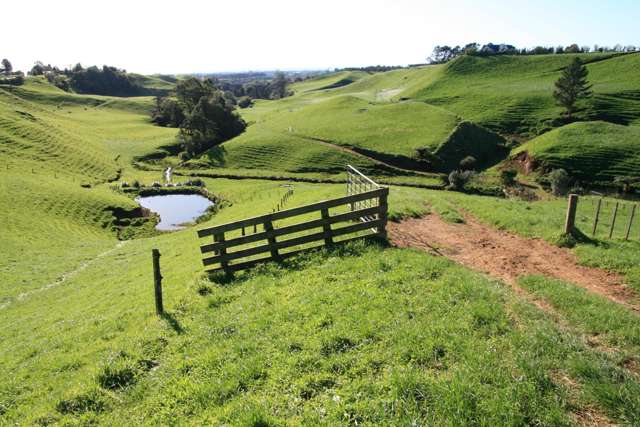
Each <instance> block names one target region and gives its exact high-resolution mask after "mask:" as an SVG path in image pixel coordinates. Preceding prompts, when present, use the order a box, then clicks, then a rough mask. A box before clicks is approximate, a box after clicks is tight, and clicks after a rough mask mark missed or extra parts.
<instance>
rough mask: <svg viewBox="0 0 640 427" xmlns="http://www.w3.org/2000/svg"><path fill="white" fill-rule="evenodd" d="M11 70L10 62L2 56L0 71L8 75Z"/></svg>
mask: <svg viewBox="0 0 640 427" xmlns="http://www.w3.org/2000/svg"><path fill="white" fill-rule="evenodd" d="M12 72H13V65H11V62H9V60H8V59H7V58H4V59H3V60H2V68H0V73H2V74H7V75H9V74H11V73H12Z"/></svg>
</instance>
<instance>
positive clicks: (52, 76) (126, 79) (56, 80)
mask: <svg viewBox="0 0 640 427" xmlns="http://www.w3.org/2000/svg"><path fill="white" fill-rule="evenodd" d="M29 74H30V75H32V76H45V77H46V78H47V80H48V81H49V82H50V83H51V84H53V85H55V86H57V87H59V88H60V89H62V90H65V91H70V90H73V91H75V92H78V93H90V94H94V95H110V96H139V95H148V94H149V93H148V92H149V91H148V90H147V89H145V88H144V87H142V86H140V85H139V84H138V83H136V82H135V81H134V79H133V78H132V77H131V75H130V74H128V73H127V71H126V70H122V69H119V68H116V67H111V66H108V65H103V66H102V68H99V67H97V66H95V65H94V66H91V67H88V68H84V67H83V66H82V65H81V64H76V65H75V66H74V67H73V68H71V69H68V68H65V69H62V70H61V69H60V68H58V67H54V66H51V64H47V65H45V64H43V63H42V62H40V61H38V62H36V63H35V64H34V66H33V67H32V68H31V71H29Z"/></svg>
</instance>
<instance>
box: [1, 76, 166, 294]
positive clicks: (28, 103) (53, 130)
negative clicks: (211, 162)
mask: <svg viewBox="0 0 640 427" xmlns="http://www.w3.org/2000/svg"><path fill="white" fill-rule="evenodd" d="M12 92H13V93H10V92H7V91H5V90H3V89H0V143H1V145H0V160H1V161H2V167H1V168H0V182H1V186H2V191H0V213H1V216H2V218H3V227H2V240H3V242H4V245H3V249H4V251H6V252H3V253H4V254H5V256H4V257H3V259H2V261H0V278H1V281H2V283H3V284H5V286H3V288H2V290H1V291H0V305H1V304H3V303H4V302H5V301H6V300H7V299H9V298H10V297H15V296H16V295H17V294H18V293H20V292H27V291H30V290H32V289H35V288H39V287H41V286H45V285H46V284H50V283H53V282H55V281H56V280H57V279H58V278H60V277H62V274H63V273H64V272H66V271H69V270H72V269H73V267H76V266H78V265H79V264H80V263H81V262H83V261H86V260H88V259H92V258H94V257H95V255H97V254H98V253H101V252H104V251H106V250H108V249H110V248H112V247H114V246H115V244H116V239H115V234H114V232H112V231H111V229H110V227H111V225H112V224H113V222H114V220H115V217H114V216H113V210H114V209H116V208H118V209H122V210H125V211H126V210H131V209H134V208H136V207H137V205H136V204H135V203H134V202H133V201H132V200H131V199H129V198H127V197H124V196H121V195H117V194H115V193H113V192H112V191H111V190H109V189H108V188H106V187H105V186H100V185H98V186H96V185H95V184H99V183H102V182H106V181H108V180H111V179H115V178H116V177H117V176H118V173H119V170H120V169H121V168H123V167H124V166H125V165H129V164H130V162H131V159H132V157H133V156H135V155H138V154H141V153H144V152H147V151H149V150H151V149H152V148H154V147H156V146H158V145H160V144H162V143H165V142H166V141H167V140H171V139H172V138H173V134H174V133H175V131H174V130H170V129H163V128H157V127H153V126H151V125H150V123H149V122H148V119H147V116H146V115H144V114H143V113H141V112H140V110H141V106H144V107H145V109H146V110H147V111H148V108H149V105H150V103H149V100H148V99H146V98H144V99H136V100H124V101H115V102H112V101H113V100H111V99H110V98H106V97H99V98H95V97H91V96H77V95H73V94H66V93H64V92H62V91H60V90H58V89H56V88H53V87H52V86H49V85H46V84H44V83H43V81H42V80H40V79H28V83H27V84H25V85H24V86H23V87H20V88H18V90H15V89H14V90H12ZM61 92H62V93H61ZM61 99H64V101H61ZM43 100H45V101H43ZM105 103H111V105H110V106H109V107H106V106H104V104H105ZM92 105H96V106H97V107H92ZM132 105H133V107H131V106H132ZM117 107H119V108H117ZM128 173H129V172H128V171H126V172H125V174H124V175H125V178H126V177H127V174H128ZM81 184H85V185H86V184H93V188H82V187H81Z"/></svg>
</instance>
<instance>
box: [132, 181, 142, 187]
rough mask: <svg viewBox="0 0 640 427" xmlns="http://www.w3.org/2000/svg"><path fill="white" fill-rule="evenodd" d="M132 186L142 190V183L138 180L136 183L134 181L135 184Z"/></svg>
mask: <svg viewBox="0 0 640 427" xmlns="http://www.w3.org/2000/svg"><path fill="white" fill-rule="evenodd" d="M131 186H132V187H133V188H140V187H141V185H140V181H138V180H137V179H136V180H135V181H133V184H131Z"/></svg>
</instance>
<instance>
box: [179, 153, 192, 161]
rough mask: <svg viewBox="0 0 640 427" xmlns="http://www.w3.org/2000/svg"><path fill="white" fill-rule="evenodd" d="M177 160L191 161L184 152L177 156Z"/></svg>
mask: <svg viewBox="0 0 640 427" xmlns="http://www.w3.org/2000/svg"><path fill="white" fill-rule="evenodd" d="M178 158H179V159H180V160H181V161H183V162H186V161H187V160H189V159H191V156H190V155H189V153H187V152H186V151H183V152H182V153H180V154H178Z"/></svg>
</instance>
